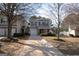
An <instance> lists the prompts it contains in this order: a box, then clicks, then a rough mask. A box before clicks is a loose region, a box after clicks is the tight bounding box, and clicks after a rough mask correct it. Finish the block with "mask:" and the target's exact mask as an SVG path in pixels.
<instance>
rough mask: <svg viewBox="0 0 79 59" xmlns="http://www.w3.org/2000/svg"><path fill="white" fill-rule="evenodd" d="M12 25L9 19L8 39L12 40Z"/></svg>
mask: <svg viewBox="0 0 79 59" xmlns="http://www.w3.org/2000/svg"><path fill="white" fill-rule="evenodd" d="M11 34H12V25H11V21H10V18H8V36H7V37H8V38H9V39H11V38H12V35H11Z"/></svg>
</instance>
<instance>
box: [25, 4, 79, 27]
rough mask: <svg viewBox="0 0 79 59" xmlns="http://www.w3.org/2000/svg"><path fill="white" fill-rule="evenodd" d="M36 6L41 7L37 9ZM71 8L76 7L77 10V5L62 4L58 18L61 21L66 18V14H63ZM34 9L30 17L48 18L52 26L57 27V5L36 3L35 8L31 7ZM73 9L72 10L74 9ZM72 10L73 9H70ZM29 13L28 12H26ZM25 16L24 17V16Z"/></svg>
mask: <svg viewBox="0 0 79 59" xmlns="http://www.w3.org/2000/svg"><path fill="white" fill-rule="evenodd" d="M38 5H41V7H40V8H37V7H38ZM69 5H70V6H72V7H74V6H75V7H76V6H78V7H77V8H79V4H62V5H61V7H63V8H60V10H61V11H60V18H61V20H62V19H64V17H65V16H66V14H68V13H67V12H65V10H66V9H68V7H69ZM33 7H34V8H35V12H34V13H33V14H31V15H36V16H42V17H45V18H49V19H51V20H52V24H53V25H54V26H57V14H58V13H57V10H58V9H57V7H58V5H57V4H54V3H41V4H40V3H39V4H38V3H37V4H35V6H33ZM75 7H74V8H75ZM71 9H73V8H71ZM28 12H29V10H28ZM25 16H26V15H25Z"/></svg>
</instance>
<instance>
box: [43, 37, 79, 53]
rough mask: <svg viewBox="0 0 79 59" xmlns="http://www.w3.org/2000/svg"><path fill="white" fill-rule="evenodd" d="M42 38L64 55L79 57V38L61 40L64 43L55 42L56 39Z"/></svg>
mask: <svg viewBox="0 0 79 59" xmlns="http://www.w3.org/2000/svg"><path fill="white" fill-rule="evenodd" d="M42 38H43V39H46V40H47V41H48V42H50V43H51V44H52V45H53V46H54V47H56V48H58V49H59V50H60V51H61V52H62V53H63V54H64V55H79V38H73V37H69V38H61V39H63V40H64V42H62V41H57V40H54V39H56V37H49V36H46V37H45V36H42Z"/></svg>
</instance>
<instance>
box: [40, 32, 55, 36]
mask: <svg viewBox="0 0 79 59" xmlns="http://www.w3.org/2000/svg"><path fill="white" fill-rule="evenodd" d="M41 36H56V34H54V33H47V34H45V33H42V34H41Z"/></svg>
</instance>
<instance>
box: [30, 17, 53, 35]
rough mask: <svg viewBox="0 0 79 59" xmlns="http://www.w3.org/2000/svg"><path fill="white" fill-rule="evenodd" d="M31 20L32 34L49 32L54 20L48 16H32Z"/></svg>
mask: <svg viewBox="0 0 79 59" xmlns="http://www.w3.org/2000/svg"><path fill="white" fill-rule="evenodd" d="M29 21H30V31H31V35H37V34H39V33H48V32H50V31H51V24H52V21H51V20H50V19H48V18H44V17H35V16H32V17H31V18H30V20H29Z"/></svg>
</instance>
